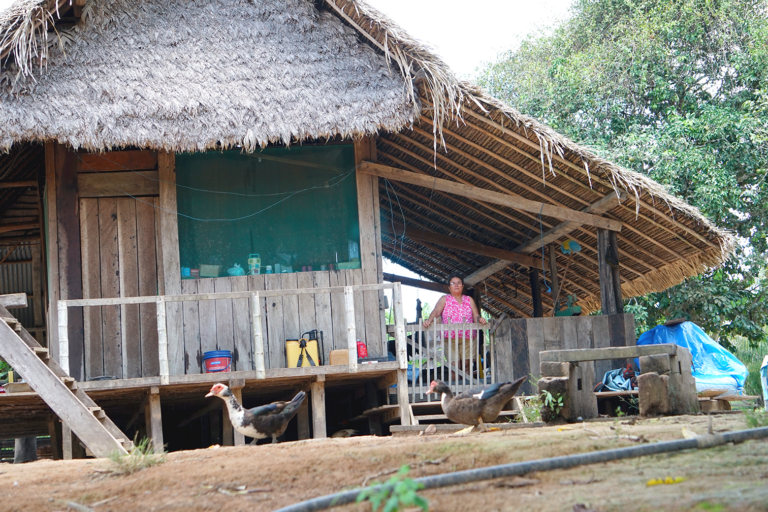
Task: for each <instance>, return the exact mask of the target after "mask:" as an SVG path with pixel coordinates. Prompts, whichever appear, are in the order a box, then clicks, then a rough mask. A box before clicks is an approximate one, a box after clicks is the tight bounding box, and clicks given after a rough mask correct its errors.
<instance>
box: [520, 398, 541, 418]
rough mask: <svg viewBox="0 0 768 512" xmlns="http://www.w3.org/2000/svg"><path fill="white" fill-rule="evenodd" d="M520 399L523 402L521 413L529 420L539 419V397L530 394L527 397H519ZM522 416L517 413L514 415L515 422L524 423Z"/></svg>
mask: <svg viewBox="0 0 768 512" xmlns="http://www.w3.org/2000/svg"><path fill="white" fill-rule="evenodd" d="M520 401H521V402H522V404H523V413H525V417H526V418H527V419H528V421H530V422H535V421H541V405H542V404H541V398H540V397H538V396H532V397H530V398H528V399H524V398H521V399H520ZM524 422H525V420H523V416H522V415H521V414H518V415H517V416H516V417H515V423H524Z"/></svg>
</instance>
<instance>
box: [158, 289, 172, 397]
mask: <svg viewBox="0 0 768 512" xmlns="http://www.w3.org/2000/svg"><path fill="white" fill-rule="evenodd" d="M157 355H158V359H159V360H160V384H161V385H168V384H169V383H170V380H171V376H170V370H169V366H168V330H167V328H166V326H165V299H164V298H163V297H162V296H160V297H158V298H157Z"/></svg>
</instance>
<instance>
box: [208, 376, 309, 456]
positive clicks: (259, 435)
mask: <svg viewBox="0 0 768 512" xmlns="http://www.w3.org/2000/svg"><path fill="white" fill-rule="evenodd" d="M205 396H206V397H209V396H217V397H219V398H221V399H222V400H224V403H225V404H227V410H228V411H229V420H230V421H231V422H232V427H233V428H234V429H235V430H237V431H238V432H240V433H241V434H243V435H244V436H247V437H252V438H253V441H252V442H251V444H256V441H258V440H259V439H265V438H267V437H272V442H273V443H276V442H277V438H278V437H279V436H281V435H283V432H285V428H286V427H287V426H288V423H289V422H290V421H291V419H292V418H293V417H294V416H296V413H297V412H299V407H300V406H301V403H302V402H303V401H304V398H305V396H306V394H305V393H304V392H303V391H299V392H298V393H296V396H294V397H293V399H292V400H291V401H290V402H272V403H271V404H267V405H262V406H260V407H254V408H253V409H244V408H243V406H242V405H240V402H238V401H237V398H235V395H234V394H232V390H230V389H229V387H228V386H226V385H225V384H222V383H220V382H219V383H217V384H214V385H213V387H212V388H211V390H210V391H209V392H208V394H207V395H205Z"/></svg>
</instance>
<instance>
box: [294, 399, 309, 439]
mask: <svg viewBox="0 0 768 512" xmlns="http://www.w3.org/2000/svg"><path fill="white" fill-rule="evenodd" d="M296 425H297V426H298V427H299V439H309V438H310V437H311V436H310V434H309V400H307V399H306V398H305V399H304V401H303V402H301V405H300V406H299V412H298V413H297V414H296Z"/></svg>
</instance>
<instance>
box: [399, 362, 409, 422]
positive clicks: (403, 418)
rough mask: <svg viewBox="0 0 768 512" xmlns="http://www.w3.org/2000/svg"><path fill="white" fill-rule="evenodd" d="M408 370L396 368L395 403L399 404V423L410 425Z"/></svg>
mask: <svg viewBox="0 0 768 512" xmlns="http://www.w3.org/2000/svg"><path fill="white" fill-rule="evenodd" d="M407 372H408V370H397V404H398V405H399V406H400V424H401V425H412V424H413V418H412V417H411V407H410V404H409V403H408V374H407Z"/></svg>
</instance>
